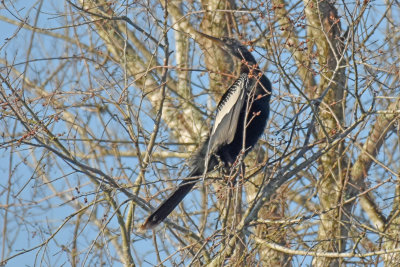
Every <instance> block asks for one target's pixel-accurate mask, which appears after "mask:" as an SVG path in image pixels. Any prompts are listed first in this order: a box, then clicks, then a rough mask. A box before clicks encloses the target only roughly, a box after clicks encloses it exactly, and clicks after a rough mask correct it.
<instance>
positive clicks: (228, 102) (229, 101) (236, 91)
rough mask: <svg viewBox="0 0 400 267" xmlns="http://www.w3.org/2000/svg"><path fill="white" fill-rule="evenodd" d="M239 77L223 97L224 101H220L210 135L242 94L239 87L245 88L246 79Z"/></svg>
mask: <svg viewBox="0 0 400 267" xmlns="http://www.w3.org/2000/svg"><path fill="white" fill-rule="evenodd" d="M246 75H247V74H246ZM241 78H242V77H240V78H239V79H238V80H237V84H235V85H233V86H232V89H233V90H232V92H231V93H230V94H228V95H227V97H226V99H224V102H223V103H221V105H220V106H219V109H218V112H217V116H216V117H215V121H214V126H213V129H212V131H211V135H212V134H214V133H215V130H216V128H217V127H218V125H219V124H220V123H221V121H222V119H223V118H224V117H225V116H226V114H228V113H229V112H231V111H232V108H233V107H234V106H235V104H236V103H237V101H238V99H239V98H240V96H241V95H242V96H243V95H244V94H243V92H242V90H241V89H242V88H245V83H246V82H247V79H241Z"/></svg>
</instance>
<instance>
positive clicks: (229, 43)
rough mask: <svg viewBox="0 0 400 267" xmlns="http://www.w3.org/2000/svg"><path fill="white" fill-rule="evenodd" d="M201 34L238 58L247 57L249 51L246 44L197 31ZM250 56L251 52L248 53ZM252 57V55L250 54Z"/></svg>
mask: <svg viewBox="0 0 400 267" xmlns="http://www.w3.org/2000/svg"><path fill="white" fill-rule="evenodd" d="M197 33H199V34H200V35H201V36H203V37H205V38H207V39H209V40H211V41H212V42H213V43H215V44H216V45H218V46H219V47H221V48H222V49H223V50H225V51H226V52H227V53H229V54H231V55H233V56H235V57H237V58H239V59H247V57H249V54H250V52H249V51H248V50H247V48H246V46H245V45H243V44H242V43H241V42H240V41H239V40H236V39H234V38H230V37H222V38H216V37H213V36H210V35H208V34H205V33H202V32H197ZM250 56H251V54H250ZM251 58H252V56H251Z"/></svg>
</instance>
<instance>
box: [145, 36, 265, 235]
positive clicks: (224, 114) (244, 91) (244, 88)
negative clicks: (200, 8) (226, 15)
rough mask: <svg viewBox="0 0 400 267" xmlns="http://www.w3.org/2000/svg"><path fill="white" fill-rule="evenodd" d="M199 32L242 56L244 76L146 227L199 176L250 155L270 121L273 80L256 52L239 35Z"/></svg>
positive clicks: (225, 98)
mask: <svg viewBox="0 0 400 267" xmlns="http://www.w3.org/2000/svg"><path fill="white" fill-rule="evenodd" d="M199 34H200V35H201V36H203V37H205V38H207V39H210V40H211V41H213V42H214V43H216V44H218V45H219V46H220V47H221V48H222V49H223V50H225V51H226V52H228V53H229V54H231V55H232V56H235V57H236V58H239V59H240V60H241V67H240V76H239V78H238V79H237V80H236V81H235V82H234V83H233V84H232V85H231V86H230V87H229V89H228V90H227V91H226V92H225V94H224V95H223V96H222V99H221V101H220V102H219V103H218V106H217V111H216V114H215V119H214V125H213V127H212V130H211V132H210V135H209V137H208V139H207V140H206V141H205V142H204V143H203V144H202V146H201V148H200V150H199V151H198V152H197V153H196V154H195V155H194V157H193V158H192V159H191V162H190V163H189V166H190V172H189V175H188V176H187V178H186V179H185V180H184V181H183V182H181V184H180V185H179V187H178V188H177V189H176V190H175V191H174V192H173V193H172V194H171V195H170V196H169V197H168V198H167V199H166V200H164V201H163V202H162V204H161V205H160V206H159V207H158V208H157V209H156V210H155V211H154V212H153V213H152V214H151V215H150V216H149V217H148V218H147V219H146V221H145V222H144V224H143V225H142V226H141V228H142V229H149V228H153V227H155V226H156V225H158V224H159V223H160V222H162V221H163V220H164V219H165V218H166V217H167V216H168V215H169V214H170V213H171V212H172V211H173V210H174V209H175V207H176V206H177V205H178V204H179V203H180V202H181V201H182V200H183V198H184V197H185V196H186V195H187V194H188V193H189V191H190V190H191V189H192V188H193V186H194V185H195V183H196V182H197V181H198V180H199V178H201V177H203V175H204V174H205V173H206V172H207V171H212V170H213V169H214V168H215V166H217V165H218V164H219V162H220V161H221V162H223V163H224V165H225V168H229V167H230V166H232V165H233V164H234V162H235V161H236V159H237V157H238V156H239V154H240V153H241V152H242V151H243V154H244V155H246V154H247V153H248V152H249V151H250V149H251V148H252V147H253V146H254V145H255V144H256V143H257V141H258V139H259V138H260V136H261V134H262V133H263V131H264V128H265V125H266V123H267V119H268V115H269V101H270V98H271V83H270V81H269V80H268V78H267V77H265V75H264V74H263V73H262V72H261V71H260V69H259V68H258V65H257V63H256V61H255V59H254V57H253V55H252V54H251V53H250V52H249V50H247V49H246V47H245V46H244V45H242V44H241V43H240V42H239V41H238V40H236V39H232V38H228V37H224V38H221V39H218V38H215V37H212V36H209V35H206V34H204V33H200V32H199ZM245 125H246V126H245ZM243 135H244V136H243ZM243 137H244V138H243ZM243 140H245V144H243Z"/></svg>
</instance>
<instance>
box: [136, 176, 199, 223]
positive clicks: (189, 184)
mask: <svg viewBox="0 0 400 267" xmlns="http://www.w3.org/2000/svg"><path fill="white" fill-rule="evenodd" d="M193 176H194V175H193V174H191V175H190V176H189V177H193ZM198 180H199V178H190V179H185V180H184V181H183V182H181V183H180V185H179V187H178V188H177V189H176V190H175V191H174V192H173V193H172V194H171V195H170V196H169V197H168V198H167V199H166V200H164V201H163V202H162V203H161V205H160V206H159V207H158V208H157V209H156V210H155V211H154V212H153V213H152V214H151V215H150V216H149V217H147V219H146V221H145V222H144V223H143V225H142V226H141V227H140V228H141V230H147V229H152V228H154V227H155V226H157V225H158V224H159V223H160V222H162V221H163V220H164V219H165V218H167V216H168V215H169V214H170V213H171V212H172V211H173V210H174V209H175V208H176V206H178V204H179V203H180V202H181V201H182V200H183V198H184V197H185V196H186V195H187V194H188V193H189V192H190V190H192V188H193V186H194V185H195V184H196V182H197V181H198Z"/></svg>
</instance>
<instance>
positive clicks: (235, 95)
mask: <svg viewBox="0 0 400 267" xmlns="http://www.w3.org/2000/svg"><path fill="white" fill-rule="evenodd" d="M247 87H249V78H248V75H247V74H246V73H243V74H241V75H240V77H239V78H238V79H237V80H236V81H235V82H234V83H233V85H232V86H231V87H230V88H229V89H228V90H227V91H226V93H225V94H224V95H223V96H222V99H221V101H220V102H219V104H218V106H217V114H216V116H215V121H214V126H213V128H212V131H211V134H210V142H209V145H208V153H207V154H208V155H210V154H212V153H214V152H215V151H214V150H215V148H216V147H219V146H220V145H222V144H229V143H231V142H232V141H233V138H234V137H235V133H236V129H237V126H238V123H239V117H240V112H241V110H242V107H243V104H244V103H245V101H246V93H247Z"/></svg>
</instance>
